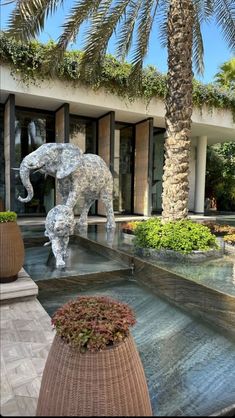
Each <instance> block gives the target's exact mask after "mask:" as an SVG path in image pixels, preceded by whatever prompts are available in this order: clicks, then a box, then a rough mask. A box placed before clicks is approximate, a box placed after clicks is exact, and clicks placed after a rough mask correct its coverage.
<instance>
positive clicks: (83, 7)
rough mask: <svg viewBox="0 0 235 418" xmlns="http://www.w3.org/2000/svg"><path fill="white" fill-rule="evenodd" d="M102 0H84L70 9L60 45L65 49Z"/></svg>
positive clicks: (59, 41)
mask: <svg viewBox="0 0 235 418" xmlns="http://www.w3.org/2000/svg"><path fill="white" fill-rule="evenodd" d="M101 2H102V0H82V1H78V2H77V4H76V5H75V6H74V7H72V9H71V10H70V13H69V16H68V17H67V20H66V22H65V23H64V25H63V26H62V27H63V29H64V30H63V33H62V34H61V36H60V38H59V40H58V47H59V48H60V49H62V50H65V49H66V48H67V46H68V43H69V42H70V41H71V40H73V39H74V38H75V37H76V36H77V35H78V32H79V29H80V26H81V24H82V23H83V22H84V21H85V20H86V19H88V18H89V16H90V15H91V13H94V12H96V11H97V9H98V8H99V6H100V4H101Z"/></svg>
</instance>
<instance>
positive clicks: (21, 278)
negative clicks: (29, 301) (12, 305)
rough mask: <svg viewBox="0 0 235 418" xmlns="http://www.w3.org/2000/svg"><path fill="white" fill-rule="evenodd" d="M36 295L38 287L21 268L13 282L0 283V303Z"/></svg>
mask: <svg viewBox="0 0 235 418" xmlns="http://www.w3.org/2000/svg"><path fill="white" fill-rule="evenodd" d="M37 294H38V286H37V285H36V283H35V282H34V281H33V280H32V279H31V277H30V276H29V275H28V273H26V271H25V270H24V268H23V267H22V269H21V270H20V272H19V273H18V278H17V279H16V280H15V281H14V282H11V283H0V301H6V300H9V299H19V298H25V297H26V296H37Z"/></svg>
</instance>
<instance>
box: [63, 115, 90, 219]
mask: <svg viewBox="0 0 235 418" xmlns="http://www.w3.org/2000/svg"><path fill="white" fill-rule="evenodd" d="M69 142H70V143H71V144H74V145H77V146H78V147H79V148H81V150H82V151H83V152H85V153H91V154H96V120H94V119H86V118H83V117H80V116H76V115H70V117H69ZM82 205H83V202H82V201H78V202H77V204H76V205H75V208H74V213H75V215H80V213H81V208H82ZM95 213H96V204H95V203H94V204H93V205H92V207H91V209H90V211H89V214H90V215H95Z"/></svg>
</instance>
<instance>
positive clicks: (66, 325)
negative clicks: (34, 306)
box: [36, 296, 152, 416]
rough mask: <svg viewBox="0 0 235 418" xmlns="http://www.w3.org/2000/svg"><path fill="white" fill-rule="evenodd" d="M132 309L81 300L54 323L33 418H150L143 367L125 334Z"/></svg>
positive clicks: (91, 299) (61, 310) (132, 320)
mask: <svg viewBox="0 0 235 418" xmlns="http://www.w3.org/2000/svg"><path fill="white" fill-rule="evenodd" d="M135 322H136V320H135V317H134V313H133V311H132V310H131V308H130V307H129V306H128V305H126V304H124V303H121V302H118V301H115V300H113V299H111V298H108V297H102V296H80V297H78V298H77V299H75V300H72V301H70V302H68V303H66V304H65V305H64V306H62V307H61V308H59V309H58V310H57V312H56V313H55V314H54V315H53V317H52V324H53V326H54V327H55V329H56V335H55V337H54V340H53V343H52V346H51V349H50V351H49V354H48V358H47V361H46V364H45V368H44V371H43V376H42V382H41V387H40V393H39V399H38V405H37V412H36V415H37V416H150V415H152V410H151V404H150V399H149V394H148V388H147V384H146V379H145V374H144V370H143V366H142V363H141V360H140V357H139V354H138V351H137V348H136V346H135V343H134V340H133V338H132V336H131V334H130V331H129V328H130V327H131V326H132V325H134V324H135Z"/></svg>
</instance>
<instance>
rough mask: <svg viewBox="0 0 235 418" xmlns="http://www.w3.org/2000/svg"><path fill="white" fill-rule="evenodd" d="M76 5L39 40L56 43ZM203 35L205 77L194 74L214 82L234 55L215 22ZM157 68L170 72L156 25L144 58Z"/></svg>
mask: <svg viewBox="0 0 235 418" xmlns="http://www.w3.org/2000/svg"><path fill="white" fill-rule="evenodd" d="M7 1H9V0H0V4H1V8H0V13H1V19H0V22H1V30H4V29H6V28H7V21H8V18H9V16H10V13H11V11H12V9H13V4H9V5H3V3H5V2H7ZM72 4H73V0H66V1H65V5H64V7H62V8H60V9H59V10H58V11H57V13H56V14H55V15H53V17H49V19H48V20H47V22H46V25H45V30H44V31H43V33H41V34H40V36H39V37H38V40H39V41H41V42H48V41H49V40H50V39H53V40H55V41H56V40H57V39H58V37H59V35H60V33H61V28H60V27H61V25H62V23H63V22H64V18H65V16H66V15H67V14H68V11H69V9H70V7H71V5H72ZM84 34H85V28H83V29H82V31H81V34H80V35H81V36H80V35H79V37H78V38H77V40H76V42H75V43H73V44H71V45H69V49H82V46H83V45H84ZM202 35H203V42H204V66H205V70H204V74H203V76H199V75H197V74H196V73H195V74H194V76H195V78H197V79H198V80H200V81H201V82H203V83H210V82H213V81H214V76H215V74H216V73H217V72H218V71H219V66H220V65H221V64H223V63H224V62H225V61H227V60H229V59H231V58H232V57H233V54H232V52H231V50H229V49H228V47H227V45H226V43H225V41H224V40H223V36H222V33H221V30H220V28H218V27H217V26H216V24H215V22H214V21H211V22H210V23H209V24H208V23H207V24H204V25H203V26H202ZM107 52H108V53H111V54H114V53H115V38H114V37H112V39H111V41H110V42H109V45H108V50H107ZM148 64H151V65H154V66H155V67H156V68H157V69H158V70H159V71H160V72H163V73H166V72H167V50H166V49H165V48H162V47H161V46H160V41H159V38H158V30H157V26H155V28H154V29H153V32H152V35H151V38H150V45H149V51H148V54H147V56H146V58H145V61H144V65H148Z"/></svg>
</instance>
